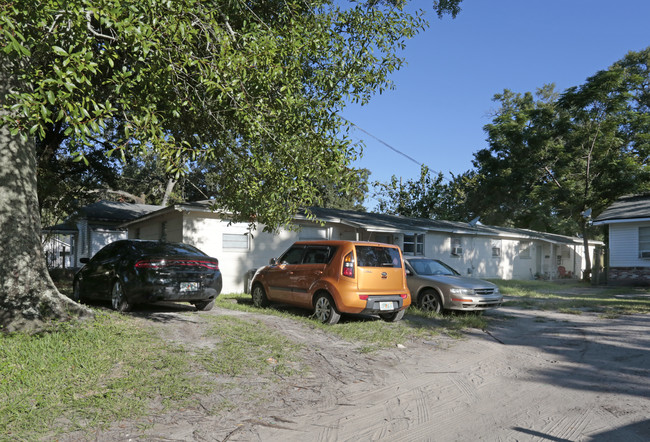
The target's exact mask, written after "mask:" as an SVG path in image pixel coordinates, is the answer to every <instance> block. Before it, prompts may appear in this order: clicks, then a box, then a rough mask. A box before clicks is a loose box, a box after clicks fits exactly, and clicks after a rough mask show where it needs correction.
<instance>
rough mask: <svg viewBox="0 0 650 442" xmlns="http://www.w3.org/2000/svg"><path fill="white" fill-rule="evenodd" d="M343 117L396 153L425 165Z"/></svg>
mask: <svg viewBox="0 0 650 442" xmlns="http://www.w3.org/2000/svg"><path fill="white" fill-rule="evenodd" d="M341 118H343V119H344V120H345V121H347V122H348V123H350V124H351V125H353V126H354V127H356V128H357V129H359V130H360V131H361V132H363V133H364V134H366V135H368V136H371V137H373V138H374V139H375V140H377V141H379V142H380V143H381V144H383V145H384V146H386V147H387V148H389V149H390V150H392V151H393V152H396V153H398V154H400V155H402V156H403V157H406V158H408V159H409V160H411V161H413V162H414V163H415V164H417V165H418V166H423V164H422V163H420V162H419V161H417V160H416V159H414V158H412V157H410V156H408V155H407V154H405V153H404V152H402V151H401V150H398V149H396V148H394V147H393V146H391V145H390V144H388V143H387V142H385V141H384V140H382V139H380V138H378V137H376V136H374V135H373V134H371V133H370V132H368V131H367V130H365V129H363V128H361V127H359V126H357V125H356V124H354V123H353V122H352V121H350V120H348V119H347V118H345V117H341Z"/></svg>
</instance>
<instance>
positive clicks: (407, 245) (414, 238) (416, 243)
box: [403, 233, 424, 255]
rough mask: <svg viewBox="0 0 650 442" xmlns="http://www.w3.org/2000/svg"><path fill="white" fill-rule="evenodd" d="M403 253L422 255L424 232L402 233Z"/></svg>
mask: <svg viewBox="0 0 650 442" xmlns="http://www.w3.org/2000/svg"><path fill="white" fill-rule="evenodd" d="M403 250H404V253H409V254H412V255H424V234H423V233H420V234H413V235H404V247H403Z"/></svg>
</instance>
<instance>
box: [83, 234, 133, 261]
mask: <svg viewBox="0 0 650 442" xmlns="http://www.w3.org/2000/svg"><path fill="white" fill-rule="evenodd" d="M126 238H127V232H126V230H124V231H115V230H103V229H97V230H91V232H90V257H93V256H95V253H97V252H99V250H100V249H101V248H102V247H104V246H105V245H107V244H110V243H112V242H114V241H117V240H118V239H126Z"/></svg>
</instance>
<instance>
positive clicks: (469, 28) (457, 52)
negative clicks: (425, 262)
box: [341, 0, 650, 209]
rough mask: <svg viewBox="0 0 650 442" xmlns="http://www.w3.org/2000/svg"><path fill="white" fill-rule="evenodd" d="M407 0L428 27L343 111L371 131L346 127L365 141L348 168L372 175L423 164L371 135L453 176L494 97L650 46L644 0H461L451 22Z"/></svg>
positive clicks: (649, 9) (559, 80)
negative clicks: (367, 94) (380, 83)
mask: <svg viewBox="0 0 650 442" xmlns="http://www.w3.org/2000/svg"><path fill="white" fill-rule="evenodd" d="M413 4H414V5H416V6H417V7H421V8H423V9H424V10H425V11H426V15H427V18H428V21H429V23H430V27H429V28H428V29H427V30H425V31H424V32H422V33H420V34H419V35H418V36H416V37H415V38H414V39H411V40H409V41H408V42H407V47H406V49H405V50H404V51H403V52H402V55H403V56H404V57H405V58H406V62H407V64H406V65H405V66H404V67H402V69H401V70H400V71H398V72H397V73H396V74H394V75H393V76H392V79H393V81H394V83H395V89H394V90H391V91H387V92H385V93H384V94H382V95H377V96H375V97H374V98H373V99H372V100H371V102H370V103H369V104H367V105H365V106H357V105H351V106H349V107H347V108H346V109H345V110H344V111H343V112H342V113H341V114H342V115H343V116H344V117H345V118H347V119H348V120H350V121H351V122H353V123H354V124H356V125H357V126H359V127H361V128H362V129H363V130H364V131H367V132H368V133H370V134H371V135H372V136H370V135H367V134H366V133H364V132H362V131H360V130H356V131H355V132H354V133H353V134H352V136H353V138H354V139H361V140H363V141H364V142H365V148H364V155H363V158H361V159H360V160H358V161H356V162H355V163H354V165H355V167H362V168H367V169H369V170H370V171H371V173H372V175H371V177H370V180H371V181H376V180H379V181H388V180H389V179H390V177H391V176H392V175H397V176H399V177H402V178H403V179H404V180H408V179H417V178H418V177H419V171H420V167H419V166H418V165H417V164H415V163H414V162H412V161H411V160H409V159H408V158H406V157H404V156H402V155H400V154H398V153H396V152H394V151H392V150H391V149H389V148H388V147H386V146H385V145H384V144H382V143H381V142H379V141H377V140H376V139H375V138H373V136H374V137H376V138H378V139H380V140H382V141H383V142H385V143H387V144H389V145H390V146H392V147H394V148H395V149H397V150H399V151H401V152H403V153H404V154H406V155H408V156H409V157H411V158H413V159H415V160H416V161H418V162H419V163H424V164H426V165H428V166H429V167H430V168H431V169H432V170H433V171H436V172H438V171H440V172H443V173H444V174H445V176H446V177H447V178H449V177H450V173H454V174H458V173H462V172H464V171H466V170H469V169H471V168H472V159H473V153H474V152H476V151H478V150H479V149H482V148H484V147H487V143H486V141H485V133H484V131H483V126H484V125H486V124H488V123H489V122H490V121H491V118H490V112H491V111H492V110H494V109H496V107H497V103H495V102H493V101H492V98H493V96H494V94H496V93H499V92H502V91H503V90H504V89H510V90H512V91H514V92H522V93H523V92H527V91H531V92H532V91H535V90H536V89H537V88H538V87H541V86H542V85H544V84H547V83H555V84H556V90H558V91H560V92H561V91H563V90H565V89H566V88H568V87H571V86H579V85H581V84H583V83H584V82H585V80H586V79H587V78H588V77H590V76H591V75H593V74H595V73H596V72H597V71H599V70H602V69H606V68H608V67H609V66H610V65H611V64H613V63H614V62H616V61H617V60H619V59H621V58H623V57H624V56H625V54H626V53H627V52H629V51H632V50H634V51H638V50H642V49H644V48H646V47H648V46H650V0H618V1H616V2H614V1H612V0H464V1H463V3H462V8H463V10H462V11H461V13H460V14H459V15H458V17H457V18H456V19H453V20H452V19H451V18H449V17H445V18H443V19H442V20H440V19H438V18H437V16H436V15H435V14H434V13H433V10H432V7H431V5H432V0H415V1H414V2H413ZM374 205H375V203H374V202H373V201H367V202H366V207H367V208H368V209H372V208H374Z"/></svg>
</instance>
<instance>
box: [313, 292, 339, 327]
mask: <svg viewBox="0 0 650 442" xmlns="http://www.w3.org/2000/svg"><path fill="white" fill-rule="evenodd" d="M314 317H315V318H316V319H318V320H319V321H320V322H322V323H323V324H336V323H337V322H339V319H341V315H340V314H339V312H337V311H336V305H335V304H334V301H333V300H332V298H331V296H330V295H328V294H327V293H321V294H319V295H318V296H316V300H315V301H314Z"/></svg>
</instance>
